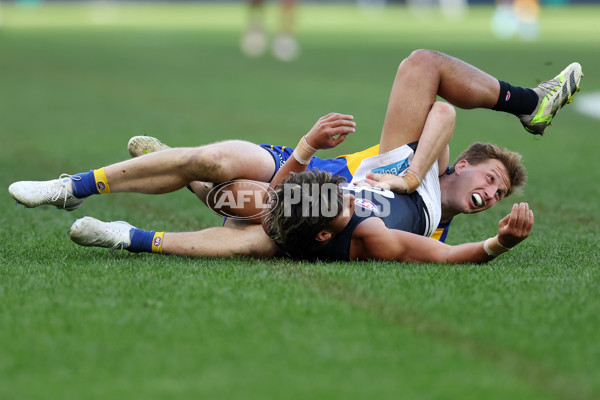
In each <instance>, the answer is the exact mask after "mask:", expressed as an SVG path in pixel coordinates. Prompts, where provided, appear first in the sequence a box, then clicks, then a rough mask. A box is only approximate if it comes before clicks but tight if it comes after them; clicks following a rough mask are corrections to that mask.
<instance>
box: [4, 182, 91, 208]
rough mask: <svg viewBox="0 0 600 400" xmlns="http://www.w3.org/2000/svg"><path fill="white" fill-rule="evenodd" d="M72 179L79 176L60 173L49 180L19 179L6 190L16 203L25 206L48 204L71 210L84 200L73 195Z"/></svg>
mask: <svg viewBox="0 0 600 400" xmlns="http://www.w3.org/2000/svg"><path fill="white" fill-rule="evenodd" d="M73 179H81V178H80V177H78V176H71V175H67V174H62V175H61V176H60V178H58V179H53V180H51V181H20V182H15V183H13V184H12V185H10V186H9V187H8V191H9V193H10V195H11V196H12V197H13V198H14V199H15V200H16V201H17V203H19V204H23V205H24V206H25V207H29V208H33V207H38V206H45V205H48V206H55V207H57V208H62V209H64V210H67V211H72V210H74V209H76V208H77V207H79V205H80V204H81V203H83V200H85V199H79V198H77V197H75V196H74V195H73Z"/></svg>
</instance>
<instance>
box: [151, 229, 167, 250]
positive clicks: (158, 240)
mask: <svg viewBox="0 0 600 400" xmlns="http://www.w3.org/2000/svg"><path fill="white" fill-rule="evenodd" d="M164 236H165V233H164V232H156V233H155V234H154V238H153V239H152V252H153V253H162V244H163V239H164Z"/></svg>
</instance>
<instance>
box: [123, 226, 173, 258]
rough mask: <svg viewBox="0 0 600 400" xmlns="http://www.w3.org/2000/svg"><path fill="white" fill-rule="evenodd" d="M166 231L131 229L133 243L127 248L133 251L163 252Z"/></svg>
mask: <svg viewBox="0 0 600 400" xmlns="http://www.w3.org/2000/svg"><path fill="white" fill-rule="evenodd" d="M164 234H165V233H164V232H155V231H146V230H144V229H138V228H133V229H131V244H130V245H129V247H128V248H127V250H129V251H130V252H132V253H162V242H163V237H164Z"/></svg>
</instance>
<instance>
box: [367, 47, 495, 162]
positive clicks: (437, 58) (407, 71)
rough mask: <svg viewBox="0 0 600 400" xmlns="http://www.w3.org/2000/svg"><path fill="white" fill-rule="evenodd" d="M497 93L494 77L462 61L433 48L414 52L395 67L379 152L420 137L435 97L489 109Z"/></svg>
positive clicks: (464, 106)
mask: <svg viewBox="0 0 600 400" xmlns="http://www.w3.org/2000/svg"><path fill="white" fill-rule="evenodd" d="M499 92H500V85H499V83H498V80H497V79H496V78H494V77H492V76H491V75H488V74H487V73H485V72H483V71H481V70H479V69H477V68H475V67H473V66H472V65H470V64H467V63H465V62H464V61H461V60H459V59H457V58H454V57H451V56H448V55H446V54H443V53H439V52H437V51H433V50H417V51H414V52H413V53H411V55H410V56H409V57H407V58H406V59H405V60H404V61H402V63H401V64H400V66H399V67H398V72H397V74H396V78H395V80H394V84H393V86H392V91H391V94H390V100H389V102H388V109H387V112H386V116H385V122H384V125H383V130H382V133H381V139H380V142H379V143H380V152H382V153H383V152H387V151H389V150H392V149H395V148H397V147H400V146H402V145H404V144H407V143H411V142H414V141H417V140H420V138H421V135H422V133H423V129H424V127H425V122H426V120H427V117H428V115H429V113H430V111H431V109H432V106H433V104H434V102H435V101H436V96H438V95H439V96H441V97H442V98H444V99H446V100H447V101H449V102H450V103H451V104H453V105H455V106H457V107H460V108H476V107H485V108H492V107H493V106H494V104H496V101H497V100H498V95H499Z"/></svg>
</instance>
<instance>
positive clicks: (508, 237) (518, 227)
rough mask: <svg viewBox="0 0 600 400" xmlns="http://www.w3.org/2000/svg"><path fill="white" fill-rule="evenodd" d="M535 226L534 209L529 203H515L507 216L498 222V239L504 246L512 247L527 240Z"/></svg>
mask: <svg viewBox="0 0 600 400" xmlns="http://www.w3.org/2000/svg"><path fill="white" fill-rule="evenodd" d="M532 228H533V211H531V210H530V209H529V204H527V203H521V204H516V203H515V204H514V205H513V208H512V210H511V212H510V214H508V215H507V216H506V217H504V218H502V220H501V221H500V222H499V223H498V241H499V242H500V244H501V245H502V246H504V247H508V248H512V247H514V246H516V245H517V244H519V243H521V242H522V241H523V240H525V239H526V238H527V237H528V236H529V233H530V232H531V229H532Z"/></svg>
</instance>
